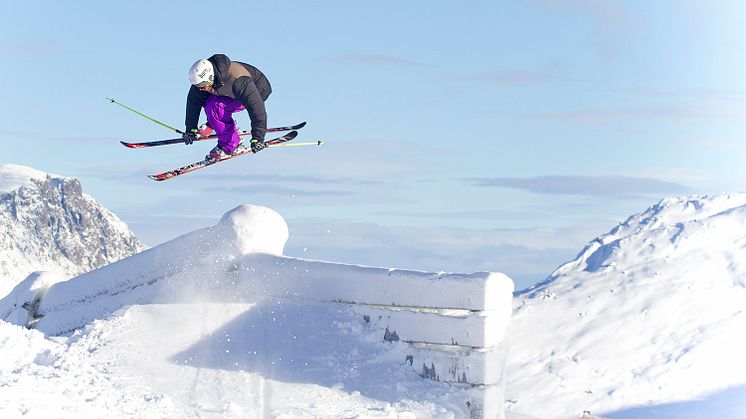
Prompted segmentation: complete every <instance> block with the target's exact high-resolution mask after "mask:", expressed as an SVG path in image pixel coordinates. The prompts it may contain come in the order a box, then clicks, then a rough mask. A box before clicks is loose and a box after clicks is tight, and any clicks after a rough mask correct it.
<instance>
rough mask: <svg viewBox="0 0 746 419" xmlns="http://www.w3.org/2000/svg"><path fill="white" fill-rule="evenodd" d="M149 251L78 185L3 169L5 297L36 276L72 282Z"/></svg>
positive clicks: (0, 270) (0, 218)
mask: <svg viewBox="0 0 746 419" xmlns="http://www.w3.org/2000/svg"><path fill="white" fill-rule="evenodd" d="M143 248H144V246H143V245H142V244H141V243H140V242H139V241H138V240H137V238H135V236H134V234H133V233H132V231H130V229H129V228H128V227H127V225H125V224H124V223H123V222H122V221H121V220H119V218H117V217H116V216H115V215H114V214H112V213H111V212H110V211H108V210H107V209H106V208H104V207H102V206H101V205H99V204H98V203H97V202H96V201H95V200H94V199H93V198H92V197H90V196H89V195H87V194H85V193H83V191H82V188H81V186H80V182H79V181H78V180H77V179H75V178H70V177H61V176H56V175H50V174H47V173H43V172H40V171H38V170H35V169H31V168H29V167H25V166H19V165H13V164H2V165H0V296H4V295H6V294H7V292H8V291H10V289H12V288H13V287H14V286H15V285H16V284H17V283H18V282H20V281H21V280H23V279H24V278H25V277H26V276H27V275H28V274H29V273H31V272H33V271H36V270H55V271H58V272H59V273H60V274H62V275H65V276H68V277H69V276H73V275H76V274H79V273H82V272H86V271H89V270H91V269H95V268H98V267H101V266H103V265H106V264H108V263H111V262H114V261H116V260H119V259H121V258H123V257H126V256H129V255H132V254H134V253H137V252H138V251H140V250H142V249H143Z"/></svg>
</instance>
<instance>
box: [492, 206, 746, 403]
mask: <svg viewBox="0 0 746 419" xmlns="http://www.w3.org/2000/svg"><path fill="white" fill-rule="evenodd" d="M745 233H746V194H723V195H718V196H712V197H706V196H699V197H688V198H671V199H665V200H663V201H661V202H660V203H658V204H657V205H654V206H652V207H651V208H649V209H648V210H647V211H644V212H642V213H640V214H637V215H634V216H632V217H630V218H629V219H628V220H626V221H625V222H623V223H621V224H620V225H619V226H617V227H616V228H615V229H614V230H612V231H611V232H610V233H608V234H606V235H604V236H601V237H599V238H598V239H596V240H594V241H592V242H591V243H590V244H589V245H588V246H587V247H586V248H585V249H584V250H583V251H582V252H581V253H580V254H579V255H578V257H577V258H576V259H575V260H574V261H571V262H569V263H567V264H565V265H564V266H562V267H560V268H559V269H557V271H556V272H555V273H554V274H553V275H552V276H551V277H550V278H549V279H548V280H547V281H545V282H544V283H543V284H541V285H538V286H536V287H534V288H533V289H529V290H527V291H524V292H522V293H519V294H518V295H517V296H516V298H515V300H514V316H513V320H512V323H511V331H512V332H511V337H510V339H511V354H510V357H509V361H508V370H509V371H510V374H511V378H510V382H509V384H508V391H507V393H508V398H509V399H511V400H512V403H511V408H514V409H515V410H517V411H520V412H523V413H527V414H532V415H536V416H543V415H545V414H546V412H554V414H553V415H554V416H556V417H571V416H576V415H578V414H579V413H580V412H581V411H582V410H590V411H593V412H596V413H597V412H612V411H621V410H623V409H629V408H632V407H645V406H650V405H656V404H667V403H672V402H678V401H683V400H693V399H696V398H699V397H703V396H706V395H708V394H710V393H713V392H718V391H721V390H724V389H726V388H729V387H732V386H738V385H743V384H745V383H746V363H743V362H741V361H740V360H741V358H742V354H743V353H744V351H746V313H744V306H745V305H746V281H744V278H746V250H744V249H746V234H745ZM715 416H717V415H715ZM672 417H675V416H672Z"/></svg>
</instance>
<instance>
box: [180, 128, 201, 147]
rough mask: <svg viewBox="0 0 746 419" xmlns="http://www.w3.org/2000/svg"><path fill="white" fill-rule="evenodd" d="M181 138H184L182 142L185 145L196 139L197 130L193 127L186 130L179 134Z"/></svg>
mask: <svg viewBox="0 0 746 419" xmlns="http://www.w3.org/2000/svg"><path fill="white" fill-rule="evenodd" d="M181 139H182V140H184V144H186V145H189V144H191V143H193V142H194V140H196V139H197V130H196V129H194V128H192V129H188V130H186V131H185V132H184V133H183V134H181Z"/></svg>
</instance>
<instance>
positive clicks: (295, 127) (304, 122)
mask: <svg viewBox="0 0 746 419" xmlns="http://www.w3.org/2000/svg"><path fill="white" fill-rule="evenodd" d="M305 126H306V121H303V122H301V123H300V124H298V125H296V126H294V127H293V129H301V128H303V127H305Z"/></svg>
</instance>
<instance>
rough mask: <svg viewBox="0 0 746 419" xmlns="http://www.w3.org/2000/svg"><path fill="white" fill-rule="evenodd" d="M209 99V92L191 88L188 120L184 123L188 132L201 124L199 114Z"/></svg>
mask: <svg viewBox="0 0 746 419" xmlns="http://www.w3.org/2000/svg"><path fill="white" fill-rule="evenodd" d="M208 97H210V93H208V92H203V91H202V90H199V89H197V88H196V87H194V86H192V87H190V88H189V94H188V95H187V102H186V119H185V121H184V125H185V126H186V131H189V130H191V129H193V128H195V129H196V128H197V124H198V123H199V113H200V111H201V110H202V106H204V104H205V101H207V98H208Z"/></svg>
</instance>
